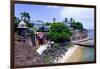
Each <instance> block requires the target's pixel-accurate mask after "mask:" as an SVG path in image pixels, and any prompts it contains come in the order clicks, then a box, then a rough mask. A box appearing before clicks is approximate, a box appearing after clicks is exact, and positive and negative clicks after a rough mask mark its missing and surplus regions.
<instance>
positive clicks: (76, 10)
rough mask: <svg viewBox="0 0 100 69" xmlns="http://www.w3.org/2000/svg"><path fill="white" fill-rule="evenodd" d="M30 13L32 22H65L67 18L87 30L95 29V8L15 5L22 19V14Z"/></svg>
mask: <svg viewBox="0 0 100 69" xmlns="http://www.w3.org/2000/svg"><path fill="white" fill-rule="evenodd" d="M24 11H26V12H28V13H29V14H30V16H31V20H34V21H36V20H42V21H44V22H53V18H56V21H57V22H59V21H60V22H62V21H64V19H65V17H67V18H68V20H70V18H71V17H72V18H73V19H75V21H76V22H81V23H82V24H83V26H84V28H86V29H94V8H83V7H67V6H66V7H65V6H50V5H33V4H15V16H16V17H19V18H20V17H21V16H20V13H21V12H24Z"/></svg>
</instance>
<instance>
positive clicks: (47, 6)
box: [46, 6, 58, 8]
mask: <svg viewBox="0 0 100 69" xmlns="http://www.w3.org/2000/svg"><path fill="white" fill-rule="evenodd" d="M46 7H47V8H58V6H46Z"/></svg>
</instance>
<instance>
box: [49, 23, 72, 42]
mask: <svg viewBox="0 0 100 69" xmlns="http://www.w3.org/2000/svg"><path fill="white" fill-rule="evenodd" d="M48 36H49V38H50V39H51V40H52V41H54V42H57V43H62V42H65V41H69V40H70V37H71V32H70V30H69V28H68V27H66V26H65V25H64V24H63V23H60V22H56V23H52V24H51V27H50V30H49V33H48Z"/></svg>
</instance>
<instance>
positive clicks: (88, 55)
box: [82, 30, 94, 61]
mask: <svg viewBox="0 0 100 69" xmlns="http://www.w3.org/2000/svg"><path fill="white" fill-rule="evenodd" d="M88 37H89V38H93V39H94V30H89V31H88ZM82 61H94V47H83V53H82Z"/></svg>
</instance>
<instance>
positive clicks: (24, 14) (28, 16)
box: [20, 11, 30, 22]
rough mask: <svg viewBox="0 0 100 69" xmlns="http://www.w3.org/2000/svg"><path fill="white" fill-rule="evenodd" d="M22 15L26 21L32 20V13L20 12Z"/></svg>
mask: <svg viewBox="0 0 100 69" xmlns="http://www.w3.org/2000/svg"><path fill="white" fill-rule="evenodd" d="M20 15H21V20H23V21H25V22H26V21H29V20H30V15H29V13H28V12H25V11H24V12H22V13H20Z"/></svg>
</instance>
